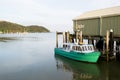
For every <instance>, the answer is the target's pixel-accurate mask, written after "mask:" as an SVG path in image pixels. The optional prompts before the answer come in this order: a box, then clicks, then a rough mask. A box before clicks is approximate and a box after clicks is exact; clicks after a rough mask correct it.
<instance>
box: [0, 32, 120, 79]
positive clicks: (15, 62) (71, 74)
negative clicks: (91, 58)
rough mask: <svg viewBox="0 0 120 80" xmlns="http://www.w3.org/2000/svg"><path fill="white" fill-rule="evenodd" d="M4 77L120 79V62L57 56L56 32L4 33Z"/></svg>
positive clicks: (0, 64) (0, 68)
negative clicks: (85, 60) (76, 59)
mask: <svg viewBox="0 0 120 80" xmlns="http://www.w3.org/2000/svg"><path fill="white" fill-rule="evenodd" d="M0 36H1V37H8V38H14V40H5V41H1V42H0V80H119V79H120V74H119V73H120V72H119V69H120V62H116V61H112V62H109V63H106V62H104V61H99V62H98V63H97V64H90V63H83V62H76V61H73V60H69V59H66V58H64V57H61V56H58V55H54V47H55V33H31V34H0Z"/></svg>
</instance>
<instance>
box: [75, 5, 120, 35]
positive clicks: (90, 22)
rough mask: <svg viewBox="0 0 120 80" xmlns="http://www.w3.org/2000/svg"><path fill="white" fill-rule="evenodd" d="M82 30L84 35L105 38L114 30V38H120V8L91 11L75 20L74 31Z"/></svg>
mask: <svg viewBox="0 0 120 80" xmlns="http://www.w3.org/2000/svg"><path fill="white" fill-rule="evenodd" d="M79 28H82V31H83V35H89V36H90V35H91V36H104V35H105V34H106V30H110V29H113V31H114V36H117V37H120V6H116V7H111V8H106V9H100V10H94V11H89V12H85V13H83V14H81V15H80V16H78V17H76V18H74V19H73V30H74V32H76V31H77V30H78V29H79Z"/></svg>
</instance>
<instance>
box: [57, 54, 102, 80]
mask: <svg viewBox="0 0 120 80" xmlns="http://www.w3.org/2000/svg"><path fill="white" fill-rule="evenodd" d="M55 59H56V67H57V69H58V70H65V71H69V72H72V73H73V80H81V79H82V80H95V79H98V78H99V75H100V71H99V68H98V66H97V64H91V63H83V62H77V61H73V60H69V59H66V58H64V57H62V56H59V55H55Z"/></svg>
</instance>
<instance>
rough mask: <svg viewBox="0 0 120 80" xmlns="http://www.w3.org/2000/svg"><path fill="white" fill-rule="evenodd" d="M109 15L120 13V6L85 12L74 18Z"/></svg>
mask: <svg viewBox="0 0 120 80" xmlns="http://www.w3.org/2000/svg"><path fill="white" fill-rule="evenodd" d="M109 15H120V6H116V7H111V8H105V9H100V10H94V11H89V12H85V13H83V14H81V15H80V16H77V17H76V18H74V19H73V20H81V19H89V18H97V17H102V16H109Z"/></svg>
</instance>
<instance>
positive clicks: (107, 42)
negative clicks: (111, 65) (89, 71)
mask: <svg viewBox="0 0 120 80" xmlns="http://www.w3.org/2000/svg"><path fill="white" fill-rule="evenodd" d="M108 48H109V31H108V30H107V32H106V58H107V62H108V61H109V53H108V51H109V50H108Z"/></svg>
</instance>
